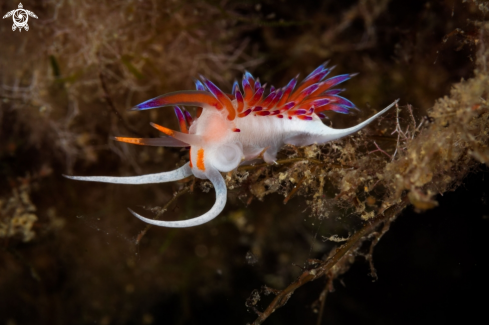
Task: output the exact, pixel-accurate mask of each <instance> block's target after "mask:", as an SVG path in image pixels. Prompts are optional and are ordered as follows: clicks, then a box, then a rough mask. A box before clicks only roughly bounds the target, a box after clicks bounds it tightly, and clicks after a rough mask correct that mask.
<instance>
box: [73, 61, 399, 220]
mask: <svg viewBox="0 0 489 325" xmlns="http://www.w3.org/2000/svg"><path fill="white" fill-rule="evenodd" d="M332 69H333V68H327V67H326V64H322V65H320V66H319V67H318V68H317V69H315V70H314V71H313V72H312V73H311V74H309V75H308V76H307V77H306V78H305V79H304V80H303V81H302V82H301V83H298V76H297V77H295V78H294V79H292V80H291V81H290V82H289V83H288V84H287V85H286V86H285V87H283V88H275V87H273V86H271V87H270V89H269V91H268V92H265V89H266V84H263V85H262V84H261V83H260V81H259V79H254V78H253V76H252V75H251V74H250V73H249V72H245V74H244V76H243V81H242V88H240V86H239V84H238V82H237V81H235V83H234V85H233V88H232V93H231V94H226V93H224V92H223V91H221V90H220V89H219V88H218V87H217V86H216V85H215V84H214V83H212V82H211V81H210V80H208V79H205V78H203V77H202V78H201V79H202V80H197V81H195V84H196V87H197V90H188V91H179V92H173V93H169V94H166V95H162V96H159V97H156V98H153V99H150V100H148V101H145V102H144V103H141V104H139V105H137V106H135V107H134V108H133V110H147V109H153V108H158V107H166V106H173V107H174V110H175V114H176V116H177V118H178V122H179V125H180V132H178V131H173V130H170V129H167V128H166V127H164V126H160V125H157V124H154V123H151V125H152V126H153V127H155V128H156V129H158V130H159V131H161V132H162V133H164V134H165V135H166V136H164V137H161V138H127V137H116V138H115V140H117V141H121V142H126V143H132V144H137V145H148V146H166V147H190V153H189V156H190V161H189V162H188V163H186V164H185V165H184V166H182V167H180V168H178V169H176V170H174V171H170V172H163V173H157V174H148V175H142V176H132V177H106V176H93V177H83V176H66V177H68V178H71V179H75V180H80V181H91V182H104V183H116V184H150V183H163V182H172V181H177V180H181V179H184V178H186V177H188V176H191V175H194V176H195V177H198V178H201V179H208V180H209V181H210V182H211V183H212V184H213V185H214V189H215V192H216V201H215V203H214V205H213V206H212V208H211V209H210V210H209V211H208V212H206V213H204V214H203V215H201V216H199V217H196V218H193V219H187V220H180V221H161V220H153V219H148V218H145V217H143V216H141V215H139V214H137V213H136V212H134V211H132V210H131V209H129V211H130V212H131V213H132V214H133V215H135V216H136V217H138V218H139V219H141V220H142V221H144V222H147V223H149V224H152V225H156V226H163V227H173V228H184V227H193V226H198V225H201V224H203V223H206V222H209V221H210V220H212V219H214V218H215V217H216V216H218V215H219V214H220V213H221V211H222V210H223V209H224V206H225V204H226V199H227V188H226V183H225V182H224V179H223V177H222V175H221V172H229V171H232V170H234V169H236V168H237V167H238V166H239V165H240V164H244V163H246V162H249V161H251V160H254V159H257V158H263V159H264V160H265V161H266V162H267V163H273V162H274V161H275V159H276V155H277V152H278V151H279V150H280V148H281V147H282V146H284V145H285V144H291V145H296V146H307V145H310V144H313V143H317V144H321V143H325V142H328V141H332V140H336V139H340V138H342V137H345V136H348V135H350V134H352V133H355V132H357V131H359V130H360V129H362V128H363V127H365V126H366V125H368V124H369V123H370V122H372V121H373V120H375V119H376V118H377V117H378V116H379V115H381V114H383V113H385V112H386V111H387V110H389V109H390V108H391V107H392V106H394V105H395V104H396V103H397V101H395V102H394V103H392V104H390V105H389V106H388V107H386V108H385V109H383V110H381V111H380V112H378V113H377V114H375V115H374V116H372V117H370V118H369V119H367V120H365V121H363V122H362V123H360V124H358V125H356V126H353V127H350V128H347V129H333V128H330V127H328V126H326V125H324V124H323V122H322V121H321V119H324V118H326V116H325V115H324V114H323V112H324V111H333V112H337V113H342V114H346V113H348V112H349V111H350V110H351V109H352V108H355V105H354V104H353V103H352V102H351V101H349V100H348V99H346V98H344V97H341V96H339V94H340V93H341V92H342V91H343V89H333V87H335V86H337V85H339V84H340V83H342V82H344V81H346V80H348V79H350V78H351V77H352V76H353V74H342V75H337V76H334V77H332V78H329V79H326V76H328V74H329V73H330V72H331V70H332ZM177 105H179V106H196V107H198V110H197V116H196V117H195V118H194V117H192V116H191V115H190V113H188V112H187V111H186V110H182V109H181V108H180V107H179V106H177Z"/></svg>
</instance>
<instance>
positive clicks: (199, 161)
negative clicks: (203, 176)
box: [197, 148, 205, 171]
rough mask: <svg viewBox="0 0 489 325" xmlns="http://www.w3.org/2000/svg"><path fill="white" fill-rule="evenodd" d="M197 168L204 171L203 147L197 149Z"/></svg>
mask: <svg viewBox="0 0 489 325" xmlns="http://www.w3.org/2000/svg"><path fill="white" fill-rule="evenodd" d="M197 168H198V169H200V170H201V171H205V164H204V149H202V148H201V149H199V151H197Z"/></svg>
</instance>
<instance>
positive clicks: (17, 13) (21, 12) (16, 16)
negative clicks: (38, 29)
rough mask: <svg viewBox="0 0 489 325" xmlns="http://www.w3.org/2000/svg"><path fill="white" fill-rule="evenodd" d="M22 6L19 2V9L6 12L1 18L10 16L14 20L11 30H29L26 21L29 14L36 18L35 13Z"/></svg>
mask: <svg viewBox="0 0 489 325" xmlns="http://www.w3.org/2000/svg"><path fill="white" fill-rule="evenodd" d="M23 8H24V7H23V6H22V3H19V9H15V10H12V11H9V12H7V14H6V15H5V16H3V19H5V18H8V17H10V16H12V18H13V20H14V24H13V25H12V31H14V32H15V30H16V29H17V28H18V29H19V32H21V31H22V28H24V29H25V30H26V31H28V30H29V25H27V21H28V20H29V16H31V17H33V18H36V19H37V16H36V14H35V13H33V12H32V11H29V10H25V9H23Z"/></svg>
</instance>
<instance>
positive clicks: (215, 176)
mask: <svg viewBox="0 0 489 325" xmlns="http://www.w3.org/2000/svg"><path fill="white" fill-rule="evenodd" d="M205 176H206V177H207V178H208V179H209V180H210V181H211V183H212V185H214V189H215V191H216V202H215V203H214V205H213V206H212V208H211V209H210V210H209V211H207V212H206V213H204V214H203V215H201V216H199V217H196V218H192V219H187V220H179V221H163V220H154V219H149V218H145V217H143V216H141V215H140V214H138V213H136V212H134V211H132V210H131V209H129V211H130V212H131V213H132V214H133V215H134V216H135V217H137V218H139V219H140V220H141V221H144V222H146V223H149V224H152V225H155V226H160V227H169V228H188V227H195V226H199V225H202V224H204V223H207V222H209V221H211V220H212V219H214V218H215V217H217V216H218V215H219V214H220V213H221V212H222V210H223V209H224V207H225V205H226V200H227V188H226V183H225V182H224V178H223V177H222V176H221V173H220V172H219V171H218V170H217V169H215V168H213V167H208V168H207V170H206V172H205Z"/></svg>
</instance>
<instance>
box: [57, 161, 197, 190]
mask: <svg viewBox="0 0 489 325" xmlns="http://www.w3.org/2000/svg"><path fill="white" fill-rule="evenodd" d="M189 164H190V163H186V164H185V165H183V166H182V167H180V168H178V169H175V170H173V171H171V172H164V173H156V174H148V175H141V176H128V177H111V176H68V175H63V176H64V177H66V178H69V179H74V180H77V181H87V182H101V183H113V184H133V185H141V184H155V183H166V182H173V181H179V180H181V179H184V178H186V177H189V176H191V175H192V170H191V168H190V166H189Z"/></svg>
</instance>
